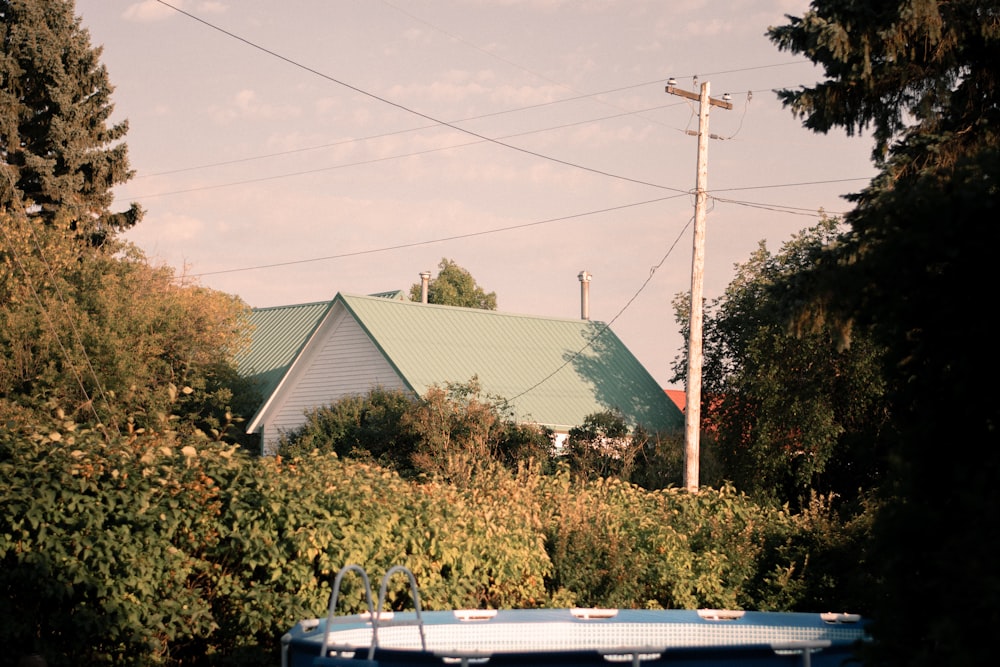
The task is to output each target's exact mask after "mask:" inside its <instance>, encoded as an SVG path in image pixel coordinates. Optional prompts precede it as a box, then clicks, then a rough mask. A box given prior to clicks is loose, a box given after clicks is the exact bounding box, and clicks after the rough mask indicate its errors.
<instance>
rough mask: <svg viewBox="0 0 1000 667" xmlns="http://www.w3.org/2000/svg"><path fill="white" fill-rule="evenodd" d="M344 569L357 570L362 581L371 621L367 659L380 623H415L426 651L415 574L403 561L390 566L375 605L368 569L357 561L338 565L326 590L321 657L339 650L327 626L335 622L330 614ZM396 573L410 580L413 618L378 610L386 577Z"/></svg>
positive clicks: (385, 624) (387, 582)
mask: <svg viewBox="0 0 1000 667" xmlns="http://www.w3.org/2000/svg"><path fill="white" fill-rule="evenodd" d="M348 572H355V573H356V574H358V575H359V576H360V577H361V581H362V582H364V585H365V601H366V602H367V603H368V617H369V618H370V619H371V624H372V639H371V642H369V645H368V660H371V659H372V658H373V657H374V655H375V648H376V647H377V646H378V629H379V627H381V626H389V625H392V626H401V625H416V626H417V629H418V631H419V632H420V647H421V649H423V650H424V651H425V652H426V651H427V637H426V635H425V634H424V621H423V618H422V617H421V615H420V591H419V590H418V589H417V578H416V577H414V576H413V573H412V572H410V570H409V569H407V568H406V567H405V566H403V565H394V566H392V567H390V568H389V569H388V570H387V571H386V573H385V575H383V577H382V583H381V585H380V586H379V591H378V605H377V606H376V605H375V604H373V602H372V587H371V582H370V580H369V579H368V573H367V572H365V569H364V568H363V567H361V566H360V565H345V566H344V567H342V568H340V572H338V573H337V576H336V577H335V578H334V580H333V592H332V593H331V594H330V606H329V608H328V609H327V612H326V627H325V628H324V630H323V646H322V648H321V649H320V656H321V657H324V658H325V657H327V656H328V655H329V653H330V652H331V651H333V652H336V653H340V652H341V650H340V649H336V648H335V647H334V646H333V645H331V644H330V626H331V625H333V624H334V623H335V622H336V621H335V620H334V617H335V616H336V613H337V598H338V597H340V586H341V584H342V583H343V579H344V575H345V574H347V573H348ZM399 573H402V574H405V575H406V578H407V579H408V580H409V583H410V595H411V596H412V597H413V608H414V609H415V611H416V618H414V619H393V617H392V612H383V611H382V608H383V607H384V606H385V596H386V592H387V590H388V587H389V580H390V579H391V578H392V576H393V575H394V574H399ZM376 610H377V611H376Z"/></svg>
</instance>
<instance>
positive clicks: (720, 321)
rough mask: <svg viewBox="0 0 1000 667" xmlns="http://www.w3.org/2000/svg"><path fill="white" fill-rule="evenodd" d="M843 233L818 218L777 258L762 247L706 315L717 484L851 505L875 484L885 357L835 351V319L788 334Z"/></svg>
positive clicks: (862, 342) (857, 341) (765, 496)
mask: <svg viewBox="0 0 1000 667" xmlns="http://www.w3.org/2000/svg"><path fill="white" fill-rule="evenodd" d="M841 233H842V229H841V227H840V226H839V225H838V223H837V221H835V220H829V219H825V220H823V221H821V222H820V223H819V224H818V225H816V226H815V227H813V228H811V229H807V230H804V231H803V232H801V233H799V234H798V235H796V236H795V237H794V238H792V239H791V240H789V241H788V242H786V243H785V244H783V245H782V247H781V250H780V251H779V252H778V253H777V254H772V253H771V252H769V251H768V250H767V248H766V246H765V244H764V243H763V242H761V244H760V246H759V248H758V249H757V251H756V252H754V253H753V254H752V255H751V257H750V259H749V260H748V261H747V262H745V263H744V264H742V265H739V266H738V267H737V270H736V275H735V277H734V279H733V281H732V282H731V283H730V284H729V286H728V287H727V289H726V291H725V294H724V295H723V296H722V297H721V298H719V299H717V300H716V301H715V302H714V303H712V304H710V306H709V307H708V308H707V309H706V310H707V314H706V318H705V350H704V353H705V362H704V387H705V395H706V396H707V397H708V399H707V400H708V403H709V409H708V410H707V411H706V422H705V423H706V424H707V425H708V428H707V429H706V430H708V431H710V432H711V433H712V434H713V436H714V437H715V440H716V447H717V449H718V452H719V456H720V458H721V459H722V464H723V469H724V472H723V474H724V475H725V477H726V478H727V479H730V480H733V481H734V483H735V484H736V485H737V487H738V488H740V489H741V490H744V491H746V492H747V493H750V494H751V495H753V496H755V497H757V498H760V499H762V500H776V501H778V502H792V503H795V504H800V503H807V502H809V498H810V494H811V493H821V494H827V493H836V494H839V495H840V496H841V497H846V498H856V497H857V496H858V494H859V493H863V492H866V491H868V492H870V491H872V490H873V489H874V488H876V486H877V484H878V482H879V481H880V479H881V474H880V473H881V471H882V467H883V466H882V463H881V461H880V457H879V456H878V447H877V445H876V444H875V443H877V436H878V433H879V430H880V429H881V428H882V427H883V426H884V424H885V423H886V419H887V414H886V399H885V396H884V392H885V382H884V379H883V375H882V365H881V364H882V351H881V350H880V349H879V348H878V347H877V346H875V345H874V343H873V342H872V340H871V338H870V336H866V335H864V334H863V333H861V332H860V331H856V332H855V334H854V336H853V339H852V344H851V345H850V346H846V347H845V346H843V345H841V344H840V331H839V328H838V327H837V326H836V324H835V322H821V321H819V317H818V316H817V318H816V320H815V321H814V325H815V326H814V327H813V328H811V329H810V330H809V331H795V329H794V327H792V326H791V323H793V322H795V321H796V320H797V319H798V318H799V317H800V316H801V312H802V309H803V307H804V304H807V303H808V301H809V300H810V299H811V298H812V293H811V289H812V284H811V282H810V280H809V278H808V275H809V270H810V269H811V268H812V267H813V266H814V265H815V263H816V261H817V259H818V258H819V257H820V256H821V255H822V254H823V253H825V252H828V251H829V248H830V247H831V245H834V244H836V243H837V242H838V240H839V238H840V234H841ZM678 305H686V304H683V303H679V304H678ZM683 312H686V310H685V311H683ZM678 317H682V311H681V309H680V308H679V309H678ZM682 321H684V320H683V319H682ZM682 369H683V365H682V364H681V363H677V364H675V372H678V373H680V372H682Z"/></svg>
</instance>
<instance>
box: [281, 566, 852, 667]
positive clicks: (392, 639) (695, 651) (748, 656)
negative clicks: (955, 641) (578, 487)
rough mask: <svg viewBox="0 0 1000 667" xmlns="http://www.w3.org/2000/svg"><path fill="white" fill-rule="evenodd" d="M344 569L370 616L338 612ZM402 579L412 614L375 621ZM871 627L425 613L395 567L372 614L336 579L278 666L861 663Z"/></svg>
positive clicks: (519, 612)
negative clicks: (394, 582)
mask: <svg viewBox="0 0 1000 667" xmlns="http://www.w3.org/2000/svg"><path fill="white" fill-rule="evenodd" d="M348 571H355V572H357V573H358V574H359V575H360V576H361V577H362V578H363V579H364V583H365V588H366V591H367V592H368V606H369V611H368V612H367V613H365V614H353V615H337V614H336V605H337V596H338V591H339V587H340V580H341V578H342V577H343V575H344V574H345V573H346V572H348ZM397 572H401V573H405V574H406V575H407V577H409V579H410V584H411V589H412V590H411V596H412V598H413V601H414V610H413V611H407V612H382V613H378V614H376V613H375V612H374V610H375V609H382V608H383V605H384V600H385V591H386V583H387V581H388V579H389V577H391V576H392V575H393V574H394V573H397ZM866 625H867V623H866V622H865V620H864V619H861V618H860V617H858V616H857V615H854V614H843V613H825V614H820V613H815V614H810V613H786V612H754V611H732V610H717V609H702V610H638V609H500V610H482V609H470V610H454V611H421V609H420V600H419V594H418V593H417V590H416V581H415V580H414V578H413V575H412V574H410V573H409V571H407V570H405V568H402V567H399V566H397V567H395V568H392V569H390V570H389V572H387V573H386V576H385V577H384V578H383V580H382V587H381V591H380V594H379V603H378V605H377V606H375V605H374V604H373V602H372V596H371V587H370V585H369V583H368V578H367V575H366V574H364V571H363V570H361V568H359V567H357V566H348V567H346V568H344V569H343V570H341V572H340V573H339V574H338V575H337V580H336V581H335V583H334V592H333V594H332V595H331V598H330V606H329V610H328V613H327V616H326V618H317V619H307V620H304V621H300V622H299V623H297V624H296V625H295V627H294V628H292V629H291V630H290V631H289V632H288V633H287V634H286V635H285V636H284V637H283V638H282V666H283V667H322V666H331V667H335V666H339V667H377V666H382V667H403V666H405V665H422V666H426V667H436V666H441V667H445V666H449V665H458V666H460V667H466V666H468V665H483V666H486V667H498V666H504V665H509V666H514V665H516V666H517V667H532V666H534V665H607V666H608V667H615V665H616V664H620V663H631V664H632V665H640V664H641V665H643V667H659V666H661V665H670V666H679V665H692V666H693V665H698V666H700V667H704V666H706V665H745V666H748V667H754V666H761V667H764V666H771V665H803V666H806V667H808V666H816V667H826V666H828V665H845V664H852V663H853V664H855V665H858V664H860V662H859V661H858V660H857V659H856V658H855V657H854V654H855V651H856V649H857V647H858V646H859V644H860V643H861V642H863V641H866V640H867V633H866ZM609 663H610V664H609ZM623 667H624V665H623Z"/></svg>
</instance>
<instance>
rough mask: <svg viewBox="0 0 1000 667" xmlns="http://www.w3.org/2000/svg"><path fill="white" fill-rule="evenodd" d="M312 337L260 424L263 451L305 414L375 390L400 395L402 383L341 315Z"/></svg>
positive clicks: (354, 324) (355, 325)
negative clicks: (277, 398)
mask: <svg viewBox="0 0 1000 667" xmlns="http://www.w3.org/2000/svg"><path fill="white" fill-rule="evenodd" d="M336 310H337V312H334V313H331V314H330V317H329V318H328V319H327V321H326V322H324V323H323V325H322V326H321V327H320V330H319V331H317V333H316V337H315V338H314V339H313V340H311V341H310V342H309V343H308V344H307V347H306V349H305V350H303V353H302V354H301V355H300V356H299V358H298V359H297V360H296V363H295V365H294V367H293V368H292V369H291V370H290V372H289V375H288V377H286V378H285V380H284V381H283V382H282V385H283V387H284V389H283V390H282V391H281V392H280V395H281V396H282V400H281V402H280V404H276V405H273V406H271V409H270V410H269V414H268V415H267V416H266V417H265V420H264V423H263V424H262V428H263V435H264V451H265V452H267V451H270V450H271V446H272V445H273V443H274V441H275V440H276V439H277V438H278V437H280V435H281V433H284V432H287V431H291V430H294V429H296V428H298V427H299V426H301V425H302V424H303V423H305V413H306V412H307V411H309V410H312V409H315V408H317V407H321V406H323V405H328V404H330V403H333V402H335V401H337V400H338V399H340V398H343V397H344V396H349V395H352V394H366V393H368V391H369V390H371V389H372V388H374V387H376V386H380V387H383V388H385V389H404V388H405V385H404V384H403V381H402V379H401V378H400V377H399V375H397V373H396V371H395V370H393V368H392V366H390V365H389V362H388V361H386V359H385V357H384V356H383V355H382V353H381V352H380V351H379V349H378V348H377V347H376V346H375V344H374V343H373V342H372V340H371V338H369V337H368V334H367V333H365V331H364V329H362V328H361V326H360V325H359V324H358V323H357V321H356V320H355V319H354V317H353V316H351V315H350V314H349V313H348V312H347V311H346V310H345V309H342V308H338V309H336Z"/></svg>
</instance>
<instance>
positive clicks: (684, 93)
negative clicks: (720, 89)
mask: <svg viewBox="0 0 1000 667" xmlns="http://www.w3.org/2000/svg"><path fill="white" fill-rule="evenodd" d="M666 90H667V92H668V93H670V94H671V95H680V96H681V97H686V98H687V99H689V100H694V101H695V102H700V101H701V95H699V94H698V93H693V92H691V91H690V90H682V89H680V88H678V87H677V86H669V85H668V86H667V89H666ZM708 103H709V104H710V105H712V106H713V107H722V108H723V109H727V110H729V111H732V110H733V103H732V102H728V101H726V100H722V99H719V98H717V97H709V98H708Z"/></svg>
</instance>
